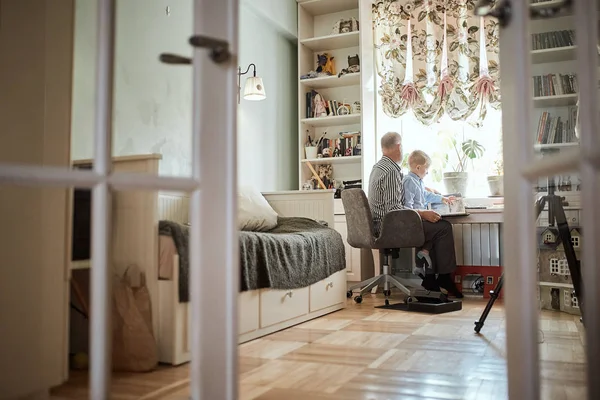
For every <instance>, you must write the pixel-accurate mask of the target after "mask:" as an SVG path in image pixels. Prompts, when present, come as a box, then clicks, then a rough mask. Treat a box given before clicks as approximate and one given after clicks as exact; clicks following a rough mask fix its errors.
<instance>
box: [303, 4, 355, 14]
mask: <svg viewBox="0 0 600 400" xmlns="http://www.w3.org/2000/svg"><path fill="white" fill-rule="evenodd" d="M298 4H299V5H301V6H302V8H303V9H304V10H305V11H306V12H307V13H308V14H310V15H312V16H313V17H314V16H317V15H323V14H332V13H336V12H340V11H345V10H349V9H352V8H356V7H357V5H356V0H327V1H323V0H306V1H298Z"/></svg>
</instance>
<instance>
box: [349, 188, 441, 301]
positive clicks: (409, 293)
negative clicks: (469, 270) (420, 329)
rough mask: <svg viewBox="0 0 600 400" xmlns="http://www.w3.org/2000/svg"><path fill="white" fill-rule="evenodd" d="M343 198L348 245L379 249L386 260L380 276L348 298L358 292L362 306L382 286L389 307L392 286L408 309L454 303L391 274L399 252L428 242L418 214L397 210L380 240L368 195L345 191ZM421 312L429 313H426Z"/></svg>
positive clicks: (386, 221) (385, 223)
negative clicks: (364, 297)
mask: <svg viewBox="0 0 600 400" xmlns="http://www.w3.org/2000/svg"><path fill="white" fill-rule="evenodd" d="M341 197H342V204H343V205H344V211H345V214H346V225H347V228H348V244H349V245H350V246H352V247H354V248H359V249H371V250H375V249H377V250H379V255H380V257H381V259H382V260H383V263H382V264H383V265H382V268H381V269H382V271H381V274H380V275H378V276H375V277H373V278H370V279H367V280H365V281H363V282H360V283H358V284H356V285H353V286H351V287H350V288H349V289H348V292H347V297H348V298H350V297H352V294H353V291H354V290H355V289H359V294H358V296H356V297H355V298H354V301H355V302H356V303H361V302H362V295H363V293H365V292H367V291H369V290H371V289H372V288H374V287H375V286H378V285H381V284H383V294H384V296H385V305H386V306H389V300H388V297H389V296H390V294H391V290H390V285H392V286H395V287H397V288H398V289H400V290H401V291H402V292H403V293H404V294H406V298H405V299H404V302H405V303H406V304H407V305H410V303H416V302H419V303H421V304H420V306H419V307H422V306H425V305H435V304H442V303H453V302H451V301H449V300H448V298H447V296H446V295H445V294H443V293H442V292H434V291H429V290H425V289H423V288H420V287H419V288H413V289H409V288H407V287H406V286H405V285H404V284H403V283H402V282H401V280H400V279H399V278H397V277H395V276H394V275H392V274H391V262H392V261H393V260H394V259H397V258H399V252H400V249H402V248H414V247H420V246H422V245H423V243H424V242H425V234H424V232H423V223H422V222H421V217H420V216H419V214H418V213H417V212H416V211H414V210H397V211H392V212H389V213H388V214H386V215H385V216H384V218H383V221H382V222H381V230H380V231H381V232H380V234H379V236H376V235H375V229H374V226H373V217H372V214H371V208H370V207H369V201H368V200H367V196H366V195H365V192H364V191H363V190H362V189H344V190H342V196H341ZM420 311H426V312H427V310H424V309H421V310H420ZM441 312H446V311H441Z"/></svg>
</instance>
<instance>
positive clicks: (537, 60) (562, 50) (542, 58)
mask: <svg viewBox="0 0 600 400" xmlns="http://www.w3.org/2000/svg"><path fill="white" fill-rule="evenodd" d="M576 51H577V46H565V47H554V48H551V49H542V50H533V51H532V52H531V62H532V63H533V64H545V63H553V62H561V61H569V60H575V59H576V55H575V52H576Z"/></svg>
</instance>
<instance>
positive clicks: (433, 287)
mask: <svg viewBox="0 0 600 400" xmlns="http://www.w3.org/2000/svg"><path fill="white" fill-rule="evenodd" d="M419 276H420V277H421V278H422V279H423V282H421V286H423V289H425V290H429V291H430V292H439V291H440V285H438V283H437V281H436V280H435V275H433V274H430V275H425V276H423V274H421V275H419Z"/></svg>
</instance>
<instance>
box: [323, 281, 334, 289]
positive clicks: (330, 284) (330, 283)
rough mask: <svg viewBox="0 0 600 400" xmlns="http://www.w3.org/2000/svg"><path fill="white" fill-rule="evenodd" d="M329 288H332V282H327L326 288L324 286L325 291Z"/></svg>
mask: <svg viewBox="0 0 600 400" xmlns="http://www.w3.org/2000/svg"><path fill="white" fill-rule="evenodd" d="M329 288H333V282H329V283H328V284H327V286H325V290H327V289H329Z"/></svg>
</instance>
